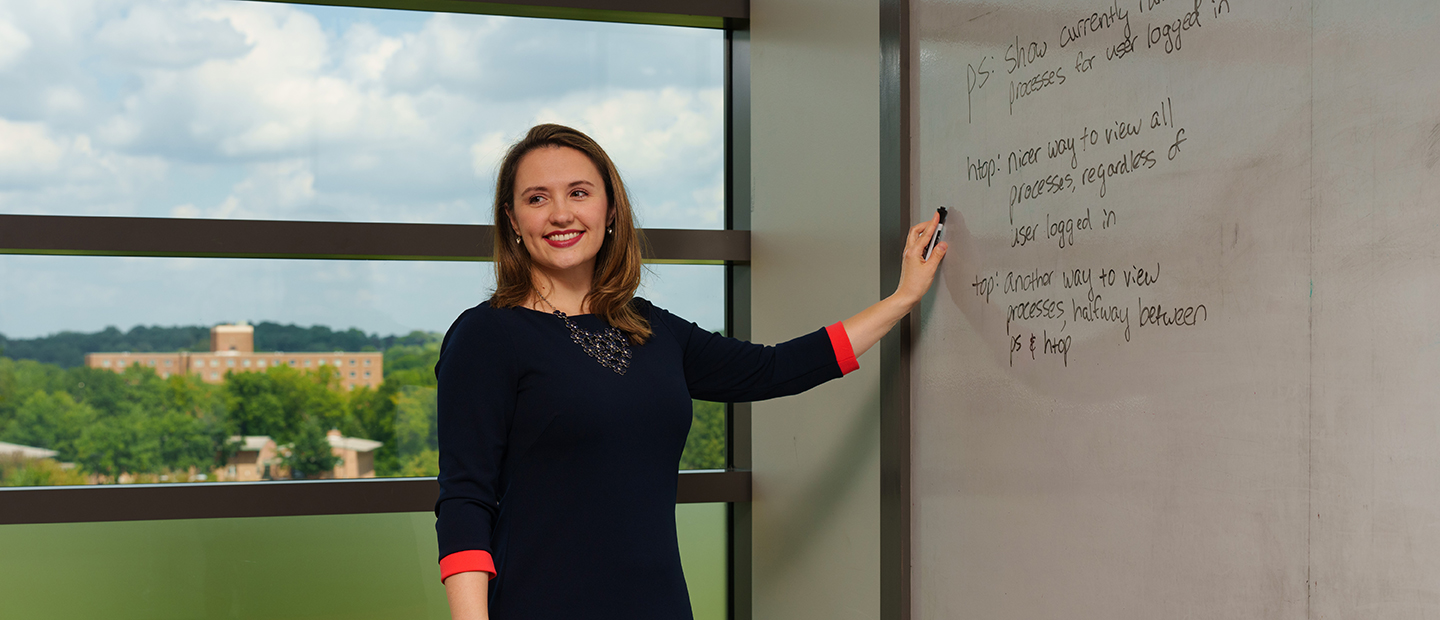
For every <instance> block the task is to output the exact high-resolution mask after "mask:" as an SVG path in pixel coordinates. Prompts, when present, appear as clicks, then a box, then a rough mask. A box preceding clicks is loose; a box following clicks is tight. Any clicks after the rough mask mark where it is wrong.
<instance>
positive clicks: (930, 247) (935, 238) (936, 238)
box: [924, 207, 945, 260]
mask: <svg viewBox="0 0 1440 620" xmlns="http://www.w3.org/2000/svg"><path fill="white" fill-rule="evenodd" d="M935 211H936V212H938V213H939V214H940V224H939V225H937V226H936V227H935V234H933V235H930V243H928V244H926V245H925V257H924V258H925V260H930V253H931V252H933V251H935V244H937V243H940V234H941V233H944V232H945V207H940V208H939V209H936V210H935Z"/></svg>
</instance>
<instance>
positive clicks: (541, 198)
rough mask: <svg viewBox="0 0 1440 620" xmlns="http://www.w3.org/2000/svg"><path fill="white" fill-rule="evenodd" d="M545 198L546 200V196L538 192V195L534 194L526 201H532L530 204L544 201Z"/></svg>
mask: <svg viewBox="0 0 1440 620" xmlns="http://www.w3.org/2000/svg"><path fill="white" fill-rule="evenodd" d="M544 200H545V197H544V196H541V195H539V194H536V195H534V196H531V197H529V198H527V199H525V202H528V203H530V204H532V205H533V204H539V203H541V202H543V201H544Z"/></svg>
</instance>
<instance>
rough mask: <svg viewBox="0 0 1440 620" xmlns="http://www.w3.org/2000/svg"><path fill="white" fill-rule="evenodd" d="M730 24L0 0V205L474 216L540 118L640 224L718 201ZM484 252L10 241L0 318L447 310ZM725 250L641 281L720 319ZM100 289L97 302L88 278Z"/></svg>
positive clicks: (90, 319) (161, 0)
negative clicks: (586, 146)
mask: <svg viewBox="0 0 1440 620" xmlns="http://www.w3.org/2000/svg"><path fill="white" fill-rule="evenodd" d="M722 80H723V36H722V34H721V33H720V32H719V31H709V30H697V29H683V28H664V27H656V26H638V25H626V24H594V23H584V22H567V21H545V20H533V19H521V18H508V17H492V16H479V15H449V14H428V13H417V12H407V11H382V10H372V9H348V8H334V7H314V6H302V5H285V4H279V3H270V2H244V1H239V0H174V1H172V0H65V1H64V2H51V3H35V2H25V1H21V0H0V85H3V87H4V89H3V90H4V92H5V96H4V97H0V212H4V213H27V214H65V215H129V216H152V217H202V218H210V217H218V218H257V219H294V220H333V221H395V222H445V223H489V222H490V220H491V214H490V209H489V204H490V200H491V191H492V188H493V176H494V172H495V166H496V163H497V161H498V159H499V157H500V156H501V154H502V153H503V151H504V149H505V147H506V146H508V144H509V143H511V142H512V141H514V140H515V139H517V138H519V137H520V136H521V135H523V133H524V132H525V130H526V129H527V128H529V127H530V126H531V125H533V124H535V123H539V122H560V123H565V124H569V125H572V126H575V127H577V128H579V129H581V130H583V131H586V132H587V133H590V134H591V135H592V136H593V137H595V138H596V139H597V140H598V141H599V142H600V143H601V144H602V145H604V146H605V147H606V149H607V150H608V151H609V152H610V154H611V157H612V158H613V159H614V160H615V161H616V163H617V165H618V166H619V167H620V169H621V172H622V174H623V175H624V176H625V178H626V182H627V183H628V184H629V185H630V188H631V192H632V197H633V199H634V202H635V205H636V210H637V214H638V217H639V219H640V223H641V225H642V226H646V227H653V228H720V227H722V224H723V185H722V183H723V92H722V84H723V81H722ZM489 269H490V266H489V264H488V263H482V264H463V263H445V264H419V263H389V262H384V263H382V262H361V263H350V264H347V263H343V262H335V261H246V260H199V259H196V260H191V259H118V258H66V257H18V256H10V257H0V333H3V334H5V335H7V336H9V337H31V336H35V335H40V334H45V333H52V332H54V331H59V330H62V329H70V330H81V331H90V330H95V329H100V328H103V327H104V326H106V325H115V326H117V327H120V328H122V329H126V328H129V327H130V326H133V325H136V324H161V325H170V324H196V323H200V324H203V323H207V322H215V321H219V320H242V319H244V320H277V321H287V322H288V321H294V322H300V323H305V324H310V323H322V324H327V325H331V326H333V327H337V328H347V327H352V326H354V327H359V328H361V329H364V330H366V331H372V332H374V331H378V332H381V333H393V332H402V331H408V330H410V329H426V330H443V329H444V328H445V327H446V326H448V324H449V320H450V319H451V318H453V317H454V316H455V315H456V314H458V313H459V311H460V310H463V309H464V308H466V307H469V306H471V305H474V303H478V302H479V301H480V300H481V299H483V298H484V294H485V291H487V290H488V288H489V286H490V282H491V280H490V277H491V276H490V274H489ZM722 277H723V275H722V274H721V270H720V269H719V268H715V267H683V266H666V267H657V268H655V269H653V270H652V277H651V278H650V279H649V281H648V282H647V284H646V289H645V293H646V294H648V295H649V296H650V297H652V298H653V299H655V300H656V301H657V303H660V304H661V305H662V306H669V307H671V309H672V310H675V311H676V312H678V313H680V314H681V315H682V316H688V317H690V318H692V319H694V320H696V321H697V322H699V323H701V324H702V325H704V326H706V327H710V328H718V327H719V326H720V322H721V320H722V315H721V314H720V309H719V307H718V306H719V304H720V302H721V298H720V291H721V288H720V287H721V284H722V283H721V280H722ZM97 300H104V301H103V312H97V311H96V309H97V306H96V301H97Z"/></svg>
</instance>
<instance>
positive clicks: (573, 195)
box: [570, 189, 590, 198]
mask: <svg viewBox="0 0 1440 620" xmlns="http://www.w3.org/2000/svg"><path fill="white" fill-rule="evenodd" d="M589 195H590V192H587V191H585V190H583V189H577V190H575V191H573V192H570V197H571V198H584V197H586V196H589Z"/></svg>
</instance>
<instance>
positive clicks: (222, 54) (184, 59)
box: [95, 3, 249, 69]
mask: <svg viewBox="0 0 1440 620" xmlns="http://www.w3.org/2000/svg"><path fill="white" fill-rule="evenodd" d="M166 4H167V5H161V4H137V5H132V6H131V7H130V10H129V12H128V14H127V15H126V16H125V17H124V18H122V19H118V20H115V21H111V22H109V23H106V24H105V25H104V26H102V27H101V28H100V30H99V32H97V33H96V35H95V42H96V44H97V45H98V46H99V48H100V49H101V50H103V51H104V52H105V53H106V54H107V55H108V56H110V58H111V60H112V61H119V62H124V63H127V64H131V65H136V66H145V67H161V68H166V69H181V68H185V67H191V66H194V65H198V64H200V63H203V62H206V61H209V60H217V59H220V60H223V59H230V58H236V57H239V56H241V55H243V54H245V53H246V51H248V48H249V46H248V45H247V43H246V39H245V36H244V35H242V34H240V32H238V31H237V30H236V29H235V28H234V27H233V26H232V25H231V24H230V22H229V21H228V20H226V19H216V18H212V17H206V16H204V13H205V12H206V7H205V5H203V4H200V3H189V4H186V5H183V6H175V5H174V4H173V3H166Z"/></svg>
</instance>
